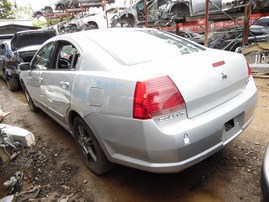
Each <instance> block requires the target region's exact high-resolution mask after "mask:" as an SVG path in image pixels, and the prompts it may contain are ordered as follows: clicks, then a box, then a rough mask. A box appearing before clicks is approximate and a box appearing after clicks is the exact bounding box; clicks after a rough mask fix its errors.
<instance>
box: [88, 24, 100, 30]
mask: <svg viewBox="0 0 269 202" xmlns="http://www.w3.org/2000/svg"><path fill="white" fill-rule="evenodd" d="M91 29H98V26H97V25H96V24H94V23H89V24H88V25H87V28H86V30H91Z"/></svg>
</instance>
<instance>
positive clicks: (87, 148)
mask: <svg viewBox="0 0 269 202" xmlns="http://www.w3.org/2000/svg"><path fill="white" fill-rule="evenodd" d="M73 132H74V137H75V142H76V145H77V148H78V150H79V153H80V155H81V156H82V158H83V161H84V163H85V165H86V166H87V167H88V169H89V170H90V171H91V172H93V173H94V174H97V175H102V174H104V173H106V172H108V171H109V170H111V169H112V168H113V164H112V163H111V162H109V161H108V159H107V157H106V155H105V153H104V152H103V150H102V148H101V146H100V144H99V143H98V141H97V139H96V138H95V136H94V134H93V133H92V131H91V129H90V128H89V126H88V125H87V124H86V123H85V122H84V121H83V119H82V118H81V117H79V116H77V117H75V119H74V122H73Z"/></svg>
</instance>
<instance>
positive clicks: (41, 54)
mask: <svg viewBox="0 0 269 202" xmlns="http://www.w3.org/2000/svg"><path fill="white" fill-rule="evenodd" d="M53 50H54V43H49V44H47V45H45V46H44V47H43V48H42V49H40V50H39V51H38V53H37V54H36V56H35V58H34V60H33V62H32V69H37V70H47V69H49V66H50V63H51V62H50V61H51V56H52V53H53Z"/></svg>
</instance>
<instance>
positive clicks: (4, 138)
mask: <svg viewBox="0 0 269 202" xmlns="http://www.w3.org/2000/svg"><path fill="white" fill-rule="evenodd" d="M33 145H35V137H34V135H33V133H31V132H30V131H28V130H26V129H23V128H19V127H16V126H11V125H8V124H0V167H3V166H5V165H6V164H7V163H8V162H9V161H10V160H12V159H14V158H15V157H16V156H17V155H18V154H19V153H20V152H21V150H22V149H23V148H24V147H31V146H33Z"/></svg>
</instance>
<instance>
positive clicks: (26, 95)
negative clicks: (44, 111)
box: [24, 87, 38, 112]
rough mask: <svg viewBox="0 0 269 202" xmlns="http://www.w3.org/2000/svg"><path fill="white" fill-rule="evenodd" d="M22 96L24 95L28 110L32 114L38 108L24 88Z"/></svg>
mask: <svg viewBox="0 0 269 202" xmlns="http://www.w3.org/2000/svg"><path fill="white" fill-rule="evenodd" d="M24 94H25V98H26V101H27V103H28V106H29V108H30V110H31V111H32V112H36V111H37V110H38V108H37V107H36V106H35V104H34V102H33V100H32V98H31V96H30V94H29V92H28V91H27V89H26V88H25V87H24Z"/></svg>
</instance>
